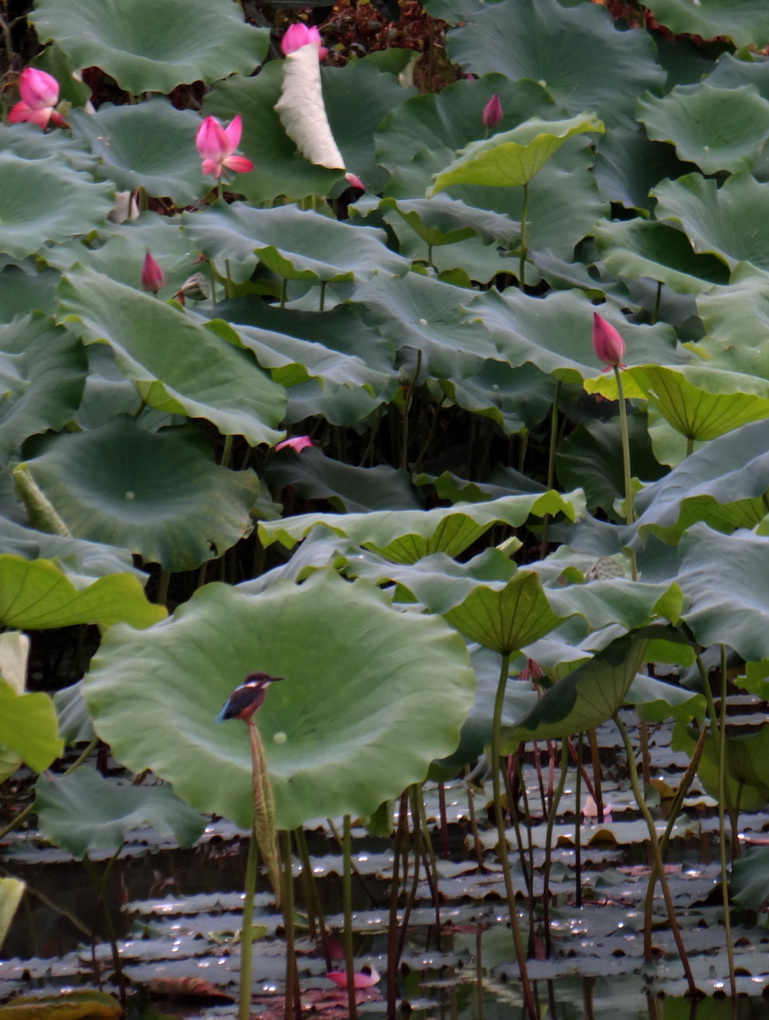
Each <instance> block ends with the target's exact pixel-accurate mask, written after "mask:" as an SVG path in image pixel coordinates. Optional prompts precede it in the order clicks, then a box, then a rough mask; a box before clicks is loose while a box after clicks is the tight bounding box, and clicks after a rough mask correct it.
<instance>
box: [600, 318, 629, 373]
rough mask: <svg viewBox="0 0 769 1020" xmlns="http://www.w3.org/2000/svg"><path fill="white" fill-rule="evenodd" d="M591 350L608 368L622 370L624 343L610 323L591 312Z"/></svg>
mask: <svg viewBox="0 0 769 1020" xmlns="http://www.w3.org/2000/svg"><path fill="white" fill-rule="evenodd" d="M593 350H594V351H595V353H596V354H597V355H598V357H599V358H600V359H601V361H602V362H603V363H604V365H608V367H609V368H624V367H625V366H624V365H623V364H622V359H623V358H624V357H625V341H624V340H623V339H622V337H621V336H620V335H619V333H618V332H617V330H616V329H615V328H614V326H612V324H611V323H610V322H607V321H606V319H604V318H603V317H602V316H600V315H599V314H598V312H593Z"/></svg>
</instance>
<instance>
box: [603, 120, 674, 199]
mask: <svg viewBox="0 0 769 1020" xmlns="http://www.w3.org/2000/svg"><path fill="white" fill-rule="evenodd" d="M596 149H597V151H596V158H595V170H594V175H595V179H596V181H597V182H598V188H599V191H600V192H601V195H602V197H603V198H604V199H606V200H608V201H611V202H619V203H620V204H622V205H624V206H625V207H626V208H628V209H638V210H639V211H641V212H647V213H649V212H651V211H652V210H653V209H654V206H655V204H656V203H655V200H654V199H653V198H652V197H650V195H649V192H650V191H651V189H652V188H653V187H654V185H655V184H657V183H658V182H659V181H661V180H664V179H665V178H666V177H669V178H671V179H673V178H675V177H678V176H680V175H681V173H683V172H684V167H683V164H682V163H681V161H680V160H679V159H678V158H677V157H676V154H675V149H674V148H673V146H672V145H664V144H663V143H661V142H652V141H650V139H649V137H648V135H647V134H646V132H645V131H643V130H642V129H641V128H636V129H635V130H631V129H629V128H618V129H617V130H616V131H609V132H607V134H605V135H601V137H600V138H599V140H598V145H597V146H596ZM686 169H688V170H690V169H691V167H687V168H686Z"/></svg>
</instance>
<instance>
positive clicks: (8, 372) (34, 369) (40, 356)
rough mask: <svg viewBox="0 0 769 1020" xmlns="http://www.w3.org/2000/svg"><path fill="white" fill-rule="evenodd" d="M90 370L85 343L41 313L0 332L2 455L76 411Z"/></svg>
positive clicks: (0, 448) (52, 427) (58, 425)
mask: <svg viewBox="0 0 769 1020" xmlns="http://www.w3.org/2000/svg"><path fill="white" fill-rule="evenodd" d="M86 369H87V362H86V358H85V357H84V351H83V347H82V345H81V343H80V341H79V340H77V339H76V338H75V337H73V336H71V335H70V334H68V333H67V332H66V331H65V330H61V329H56V328H55V327H54V326H53V325H52V323H51V320H50V319H48V318H46V317H44V316H42V315H32V316H27V317H25V318H24V319H17V320H16V321H15V322H14V324H13V325H11V326H8V327H7V328H6V329H4V330H3V331H2V334H0V388H1V389H2V390H3V397H4V399H3V401H2V403H1V404H0V459H7V458H8V457H10V456H11V455H12V454H13V453H14V452H16V451H18V449H19V447H20V446H21V444H22V443H23V442H24V440H25V439H27V438H28V437H29V436H34V435H37V434H38V433H41V432H45V431H46V430H47V429H60V428H62V427H63V426H64V425H66V424H67V422H69V421H71V419H72V418H73V417H74V416H75V413H76V411H77V408H78V405H79V404H80V400H81V397H82V395H83V386H84V383H85V374H86Z"/></svg>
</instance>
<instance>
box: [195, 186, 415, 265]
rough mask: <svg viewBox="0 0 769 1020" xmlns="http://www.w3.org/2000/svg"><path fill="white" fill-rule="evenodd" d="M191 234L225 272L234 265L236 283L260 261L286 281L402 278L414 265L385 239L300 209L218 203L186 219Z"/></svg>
mask: <svg viewBox="0 0 769 1020" xmlns="http://www.w3.org/2000/svg"><path fill="white" fill-rule="evenodd" d="M185 227H186V233H187V234H188V235H189V236H190V237H191V238H192V240H193V241H194V243H195V244H196V245H198V246H199V247H200V249H201V250H202V252H203V253H204V255H206V256H207V257H208V258H211V259H214V260H217V263H218V265H219V268H220V271H222V270H223V269H224V261H225V259H229V260H230V268H231V272H232V276H233V279H235V280H239V281H243V280H247V279H248V278H249V277H250V275H251V273H252V272H253V270H254V269H255V268H256V265H257V263H258V262H261V263H262V264H263V265H265V266H267V267H268V268H269V269H271V270H272V271H273V272H275V273H277V274H278V275H279V276H282V277H283V278H284V279H286V280H322V281H324V282H325V283H330V282H332V281H338V280H367V279H370V278H371V277H372V276H374V275H375V274H376V273H380V272H381V273H385V274H388V275H390V274H392V275H393V276H402V275H403V274H404V273H406V272H408V269H409V263H408V262H407V261H406V260H405V259H403V258H401V257H400V256H399V255H396V254H395V252H392V251H390V250H389V248H387V247H386V246H385V240H386V235H385V234H384V232H383V231H380V230H376V229H374V228H372V227H353V226H350V224H348V223H343V222H339V221H337V220H333V219H331V218H330V217H328V216H323V215H322V214H321V213H317V212H314V211H313V210H311V209H300V208H299V207H298V206H295V205H288V206H280V207H278V208H275V209H252V208H249V206H247V205H244V204H242V203H240V202H235V203H233V204H232V205H228V204H227V203H226V202H217V203H216V204H215V205H214V206H212V207H211V208H210V209H209V210H208V211H207V212H205V213H203V214H201V213H195V214H189V215H187V216H186V217H185Z"/></svg>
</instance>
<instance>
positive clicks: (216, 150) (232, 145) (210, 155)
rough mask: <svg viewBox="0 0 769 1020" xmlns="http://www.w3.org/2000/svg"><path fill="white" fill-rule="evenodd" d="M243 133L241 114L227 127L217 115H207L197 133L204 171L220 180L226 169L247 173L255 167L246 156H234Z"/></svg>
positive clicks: (196, 137) (197, 143) (196, 142)
mask: <svg viewBox="0 0 769 1020" xmlns="http://www.w3.org/2000/svg"><path fill="white" fill-rule="evenodd" d="M242 134H243V120H242V118H241V116H240V114H238V115H237V117H235V118H233V120H232V122H231V123H230V124H229V125H228V126H227V127H226V128H224V127H222V125H221V124H220V122H219V121H218V120H217V119H216V117H206V119H205V120H204V121H203V123H202V124H201V125H200V127H199V128H198V133H197V134H196V135H195V145H196V146H197V149H198V152H199V153H200V156H201V158H202V160H203V173H204V174H213V175H214V177H216V179H217V180H218V179H219V178H220V177H221V175H222V173H223V172H224V170H225V169H228V170H234V171H235V173H238V174H245V173H248V171H249V170H253V169H254V164H253V163H252V162H251V160H250V159H246V157H245V156H234V155H233V153H234V152H235V150H236V149H237V147H238V145H239V144H240V136H241V135H242Z"/></svg>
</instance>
